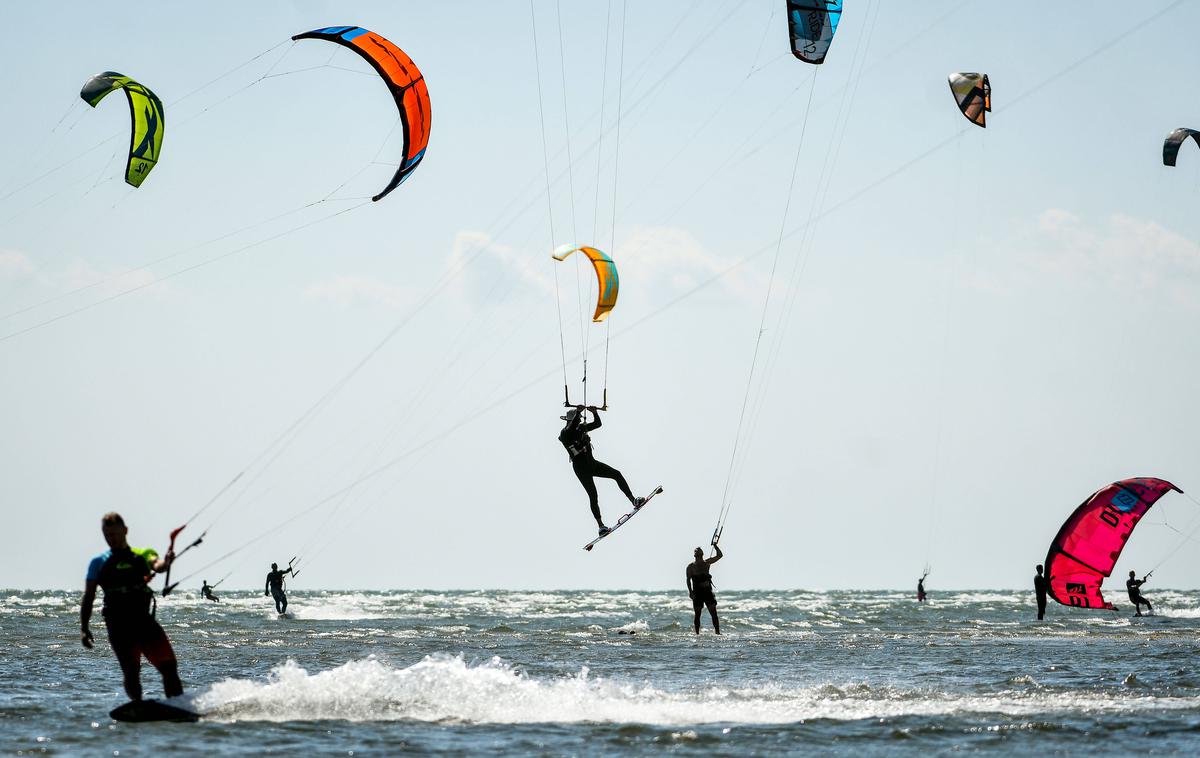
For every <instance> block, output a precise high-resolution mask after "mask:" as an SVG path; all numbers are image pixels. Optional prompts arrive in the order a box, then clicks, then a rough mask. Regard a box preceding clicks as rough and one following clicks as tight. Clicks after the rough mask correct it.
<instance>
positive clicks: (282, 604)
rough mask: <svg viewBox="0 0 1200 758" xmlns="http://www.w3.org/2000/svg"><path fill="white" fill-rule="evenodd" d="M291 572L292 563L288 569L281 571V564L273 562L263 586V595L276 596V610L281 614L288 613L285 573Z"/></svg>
mask: <svg viewBox="0 0 1200 758" xmlns="http://www.w3.org/2000/svg"><path fill="white" fill-rule="evenodd" d="M290 573H292V567H291V565H290V564H289V565H288V567H287V568H286V569H284V570H283V571H280V570H279V564H278V563H272V564H271V570H270V571H269V572H268V573H267V583H266V585H265V586H264V587H263V595H270V596H271V597H273V598H275V610H276V611H277V612H278V613H279V614H280V615H283V614H284V613H287V595H286V594H284V592H283V575H284V574H290Z"/></svg>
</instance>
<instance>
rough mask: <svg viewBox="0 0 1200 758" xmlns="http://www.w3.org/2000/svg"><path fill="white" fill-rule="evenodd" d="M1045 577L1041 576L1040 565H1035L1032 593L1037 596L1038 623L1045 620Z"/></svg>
mask: <svg viewBox="0 0 1200 758" xmlns="http://www.w3.org/2000/svg"><path fill="white" fill-rule="evenodd" d="M1046 586H1047V582H1046V577H1044V576H1042V564H1040V563H1039V564H1038V565H1037V575H1036V576H1034V577H1033V592H1034V594H1035V595H1037V606H1038V621H1041V620H1042V619H1044V618H1046Z"/></svg>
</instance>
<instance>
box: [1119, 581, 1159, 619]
mask: <svg viewBox="0 0 1200 758" xmlns="http://www.w3.org/2000/svg"><path fill="white" fill-rule="evenodd" d="M1145 583H1146V580H1145V579H1128V580H1126V581H1125V589H1127V590H1129V602H1131V603H1133V609H1134V610H1135V611H1137V615H1139V616H1141V615H1142V606H1143V605H1144V606H1146V610H1148V611H1153V610H1154V606H1152V605H1150V601H1149V600H1147V599H1146V598H1144V597H1142V589H1141V587H1142V585H1143V584H1145Z"/></svg>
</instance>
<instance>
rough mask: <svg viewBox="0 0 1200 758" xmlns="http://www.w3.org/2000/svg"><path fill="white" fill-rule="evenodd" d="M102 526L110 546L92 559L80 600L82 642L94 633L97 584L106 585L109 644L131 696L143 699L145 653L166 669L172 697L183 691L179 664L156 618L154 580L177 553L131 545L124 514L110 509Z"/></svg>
mask: <svg viewBox="0 0 1200 758" xmlns="http://www.w3.org/2000/svg"><path fill="white" fill-rule="evenodd" d="M100 531H101V532H102V533H103V534H104V541H105V542H107V543H108V550H106V551H105V552H103V553H101V554H100V555H98V556H96V557H95V558H93V559H92V561H91V563H89V564H88V570H87V579H86V582H85V584H84V588H83V599H82V600H81V601H80V604H79V625H80V630H81V635H80V641H81V642H82V643H83V646H84V647H85V648H87V649H88V650H91V649H92V645H93V644H94V638H93V637H92V630H91V629H90V628H89V624H90V622H91V619H92V604H93V603H94V602H95V600H96V588H97V587H100V588H102V589H103V590H104V608H103V610H102V611H101V613H102V614H103V615H104V625H105V627H107V629H108V644H109V645H111V646H112V649H113V653H114V654H115V655H116V657H117V662H118V663H119V664H121V674H122V676H123V678H124V685H125V694H126V695H128V696H129V699H130V700H141V699H142V675H141V671H142V656H146V660H148V661H150V663H151V664H152V665H153V666H154V668H156V669H158V673H160V674H162V680H163V691H164V692H165V693H166V695H167V697H175V696H176V695H182V694H183V683H182V682H181V681H180V680H179V664H178V663H177V662H176V660H175V650H174V649H172V647H171V641H170V640H169V639H167V633H166V632H164V631H163V628H162V627H161V626H159V623H158V621H156V620H155V619H154V591H153V590H152V589H150V580H151V578H153V577H154V575H155V574H156V573H158V572H161V571H165V570H166V569H167V567H168V566H170V565H171V562H172V561H174V560H175V554H174V553H167V555H166V557H165V558H159V557H158V553H156V552H155V551H154V550H153V549H151V548H135V547H130V546H129V542H128V541H127V540H126V537H127V535H128V533H129V530H128V528H126V526H125V520H124V519H123V518H121V514H119V513H106V514H105V515H104V517H103V518H101V519H100Z"/></svg>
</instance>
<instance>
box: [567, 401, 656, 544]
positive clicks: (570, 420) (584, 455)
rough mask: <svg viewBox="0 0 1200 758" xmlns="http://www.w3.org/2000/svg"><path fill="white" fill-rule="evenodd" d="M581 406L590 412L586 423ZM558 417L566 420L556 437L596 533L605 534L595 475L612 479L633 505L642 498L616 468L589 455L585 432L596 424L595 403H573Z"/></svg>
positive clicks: (640, 503)
mask: <svg viewBox="0 0 1200 758" xmlns="http://www.w3.org/2000/svg"><path fill="white" fill-rule="evenodd" d="M585 410H586V411H591V413H592V422H591V423H590V424H589V423H586V416H585V415H584V411H585ZM560 418H561V419H562V420H563V421H566V422H567V423H566V425H565V426H563V429H562V431H561V432H560V433H559V435H558V441H559V442H561V443H562V445H563V447H565V448H566V449H567V455H568V456H570V458H571V468H573V469H574V470H575V476H576V477H578V478H579V483H580V484H582V485H583V489H584V491H586V492H587V494H588V503H589V505H590V506H591V509H592V515H593V516H595V517H596V525H597V526H598V527H600V536H601V537H603V536H604V535H606V534H608V531H609V529H608V527H607V526H605V525H604V520H603V519H602V518H601V517H600V499H599V496H598V494H597V492H596V482H595V477H600V478H602V479H612V480H613V481H615V482H616V483H617V486H618V487H620V488H621V492H622V493H624V494H625V497H627V498H629V502H630V503H631V504H632V505H633V507H634V508H641V507H642V504H643V503H645V502H646V499H645V498H642V497H634V496H633V492H632V491H631V490H630V489H629V484H628V483H627V482H626V481H625V477H624V476H622V475H621V472H620V471H617V470H616V469H615V468H613V467H612V466H609V465H608V464H606V463H601V462H600V461H598V460H596V459H595V458H594V457H593V456H592V439H591V437H589V436H588V432H591V431H594V430H596V429H599V428H600V413H599V411H598V410H597V409H596V406H594V405H589V406H587V407H586V408H585V407H584V406H582V405H577V406H574V407H572V408H571V409H570V410H568V411H567V412H566V414H565V415H563V416H560Z"/></svg>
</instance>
